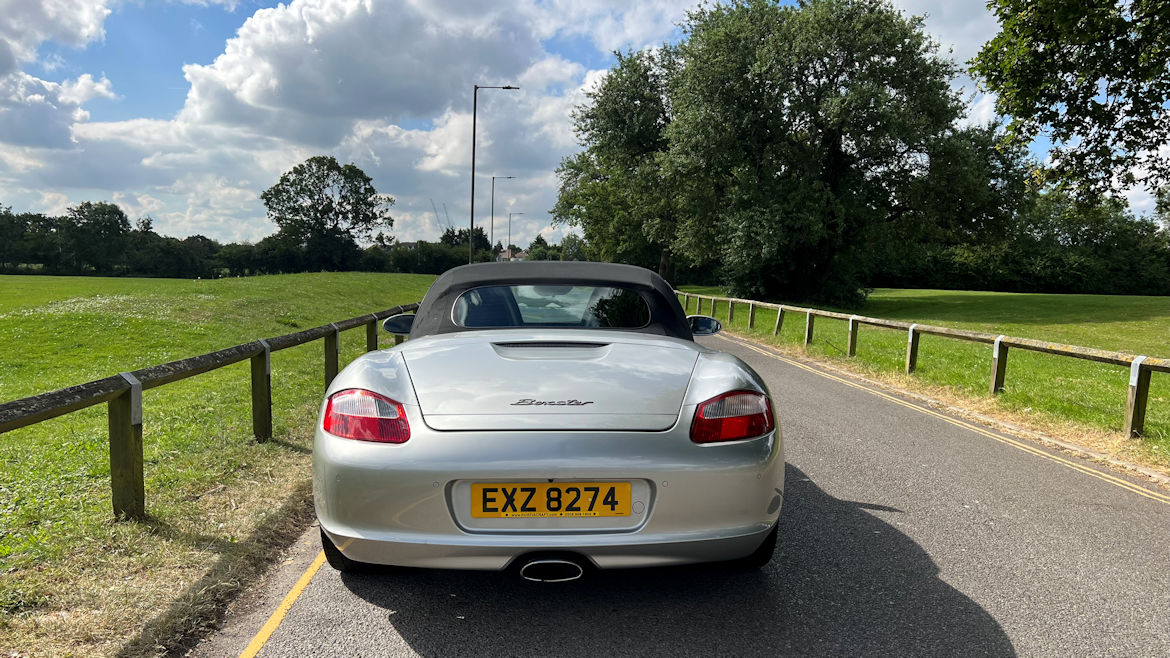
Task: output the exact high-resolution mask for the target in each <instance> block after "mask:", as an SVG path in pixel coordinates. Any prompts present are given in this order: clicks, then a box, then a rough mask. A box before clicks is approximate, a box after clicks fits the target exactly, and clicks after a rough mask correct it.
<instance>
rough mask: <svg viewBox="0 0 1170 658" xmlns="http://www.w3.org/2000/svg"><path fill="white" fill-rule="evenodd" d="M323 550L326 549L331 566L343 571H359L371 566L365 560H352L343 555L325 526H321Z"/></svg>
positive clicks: (326, 559)
mask: <svg viewBox="0 0 1170 658" xmlns="http://www.w3.org/2000/svg"><path fill="white" fill-rule="evenodd" d="M321 550H323V551H325V561H326V562H328V563H329V566H331V567H333V568H334V569H336V570H338V571H340V572H341V573H359V572H362V571H365V570H366V569H367V568H368V567H369V565H367V564H366V563H365V562H358V561H357V560H351V559H349V558H347V557H345V556H344V555H342V554H341V551H339V550H338V549H337V546H335V545H334V544H333V540H332V539H330V538H329V535H327V534H325V529H324V528H321Z"/></svg>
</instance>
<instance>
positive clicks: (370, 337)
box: [366, 315, 378, 352]
mask: <svg viewBox="0 0 1170 658" xmlns="http://www.w3.org/2000/svg"><path fill="white" fill-rule="evenodd" d="M370 318H371V319H370V321H369V322H367V323H366V351H367V352H373V351H375V350H377V349H378V316H376V315H371V316H370Z"/></svg>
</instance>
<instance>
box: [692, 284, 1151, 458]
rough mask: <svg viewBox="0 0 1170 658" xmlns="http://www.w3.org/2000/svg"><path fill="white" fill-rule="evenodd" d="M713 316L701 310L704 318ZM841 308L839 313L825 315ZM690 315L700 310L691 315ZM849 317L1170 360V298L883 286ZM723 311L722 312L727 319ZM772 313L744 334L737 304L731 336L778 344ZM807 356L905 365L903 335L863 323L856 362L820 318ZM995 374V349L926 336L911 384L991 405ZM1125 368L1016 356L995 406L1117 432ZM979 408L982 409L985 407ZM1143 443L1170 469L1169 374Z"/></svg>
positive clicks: (839, 326) (799, 323) (867, 365)
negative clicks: (990, 384)
mask: <svg viewBox="0 0 1170 658" xmlns="http://www.w3.org/2000/svg"><path fill="white" fill-rule="evenodd" d="M682 289H683V290H685V291H686V292H692V293H698V294H704V295H716V296H723V295H725V293H724V292H723V291H722V290H721V289H719V288H715V287H689V286H684V287H683V288H682ZM708 310H709V309H708V308H707V307H705V308H704V312H707V311H708ZM826 310H843V309H826ZM689 311H690V312H692V313H693V312H694V303H693V302H692V305H691V307H690V309H689ZM850 312H853V313H857V314H859V315H867V316H870V317H878V318H885V319H889V320H903V321H907V322H918V323H921V324H933V325H940V326H945V327H954V328H958V329H970V330H975V331H985V332H988V333H995V334H1005V335H1009V336H1017V337H1021V338H1036V339H1039V340H1048V341H1053V342H1060V343H1067V344H1072V345H1083V346H1086V347H1095V348H1099V349H1105V350H1116V351H1121V352H1130V353H1136V354H1145V355H1148V356H1159V357H1170V297H1136V296H1112V295H1045V294H1012V293H990V292H970V291H952V290H895V289H880V290H876V291H874V293H873V294H872V295H870V297H869V300H868V302H867V303H866V305H865V306H864V307H862V308H861V309H854V310H852V311H850ZM726 313H727V306H726V304H721V305H719V307H718V310H717V315H718V317H719V318H720V320H726ZM775 320H776V312H775V311H771V310H767V309H759V310H758V311H757V314H756V329H755V331H754V332H748V329H747V308H746V306H744V307H737V311H736V315H735V320H734V322H733V327H732V328H733V329H734V330H735V331H737V332H743V333H752V334H754V335H755V336H756V337H758V338H761V339H763V340H769V341H770V340H773V339H772V336H771V333H772V326H773V324H774V323H775ZM814 335H815V339H814V342H813V344H812V345H811V346H809V347H808V348H807V349H808V351H809V353H810V354H812V355H815V356H818V357H821V358H825V359H829V360H832V361H836V362H839V363H840V364H842V365H847V366H848V367H850V368H853V369H856V370H858V371H860V372H862V373H864V374H872V375H889V374H891V373H898V372H900V371H901V370H902V369H903V367H904V365H905V358H906V334H905V332H902V331H893V330H887V329H882V328H878V327H869V326H864V325H863V326H862V327H861V328H860V330H859V334H858V351H857V356H856V357H854V358H852V359H849V358H847V357H846V356H845V349H846V345H847V323H846V322H844V321H840V320H831V319H827V318H817V319H816V330H815V334H814ZM803 340H804V317H803V316H798V315H792V316H791V317H789V316H788V315H786V316H785V322H784V328H783V331H782V332H781V336H780V337H779V338H778V340H776V342H777V343H778V344H782V345H787V346H799V345H801V344H802V343H803ZM990 371H991V348H990V346H988V345H982V344H976V343H968V342H963V341H957V340H952V339H947V338H942V337H938V336H923V337H922V338H921V342H920V343H919V353H918V368H917V370H916V372H915V374H914V375H913V376H912V377H911V378H908V379H906V380H905V381H907V382H908V383H912V384H921V385H923V386H925V387H927V388H932V387H933V388H936V389H940V390H944V391H946V392H948V393H951V394H953V395H955V396H957V397H959V398H963V399H967V400H974V401H981V402H983V403H984V404H985V403H986V400H981V399H985V398H986V397H987V387H988V379H989V376H990ZM1128 383H1129V369H1128V368H1122V367H1118V366H1111V365H1106V364H1101V363H1094V362H1089V361H1083V360H1079V359H1070V358H1065V357H1059V356H1054V355H1048V354H1040V353H1035V352H1027V351H1024V350H1012V351H1011V352H1010V353H1009V358H1008V366H1007V378H1006V385H1005V390H1004V392H1003V393H1002V394H1001V395H1000V396H998V397H997V398H996V400H995V402H994V407H995V408H997V409H1000V410H1004V411H1007V412H1011V413H1015V414H1021V415H1028V416H1030V417H1033V418H1035V419H1037V420H1038V421H1039V422H1040V423H1041V424H1042V425H1044V424H1051V425H1052V426H1058V425H1061V424H1068V423H1071V425H1069V426H1068V427H1067V428H1066V429H1065V431H1064V432H1062V433H1063V434H1064V435H1065V436H1066V437H1067V438H1073V439H1076V438H1077V437H1076V436H1075V435H1076V434H1077V428H1078V427H1080V428H1084V429H1085V430H1091V431H1109V432H1120V431H1121V429H1122V425H1123V423H1124V412H1125V400H1126V393H1127V390H1128ZM980 406H982V405H980ZM1146 431H1147V437H1146V438H1145V440H1144V441H1142V442H1135V446H1134V448H1135V449H1136V450H1137V451H1138V452H1141V453H1144V454H1145V456H1146V457H1148V458H1150V459H1152V460H1153V461H1155V462H1160V463H1164V464H1165V463H1170V376H1168V375H1165V374H1161V373H1154V375H1153V377H1152V379H1151V387H1150V399H1149V409H1148V415H1147V419H1146Z"/></svg>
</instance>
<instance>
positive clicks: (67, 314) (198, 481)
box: [0, 273, 434, 655]
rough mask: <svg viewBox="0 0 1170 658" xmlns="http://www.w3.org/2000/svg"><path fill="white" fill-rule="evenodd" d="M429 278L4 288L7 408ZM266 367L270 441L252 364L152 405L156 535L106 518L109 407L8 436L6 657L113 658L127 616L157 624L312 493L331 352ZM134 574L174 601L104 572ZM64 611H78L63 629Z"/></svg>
mask: <svg viewBox="0 0 1170 658" xmlns="http://www.w3.org/2000/svg"><path fill="white" fill-rule="evenodd" d="M433 279H434V277H432V276H423V275H418V276H416V275H388V274H358V273H346V274H328V273H320V274H298V275H284V276H264V277H253V278H245V279H220V280H205V281H186V280H161V279H102V278H85V277H33V276H28V277H23V276H0V401H8V400H12V399H16V398H20V397H24V396H28V395H33V394H36V393H41V392H45V391H49V390H53V389H56V388H60V387H63V386H68V385H72V384H79V383H82V382H86V381H89V380H92V379H97V378H100V377H105V376H109V375H112V374H116V373H118V372H120V371H126V370H133V369H136V368H141V367H144V366H149V365H154V364H158V363H163V362H166V361H170V360H174V359H180V358H184V357H188V356H194V355H198V354H202V353H205V352H210V351H213V350H216V349H221V348H225V347H230V346H232V345H236V344H239V343H243V342H247V341H250V340H254V339H256V338H262V337H268V336H275V335H280V334H286V333H291V332H295V331H299V330H301V329H307V328H310V327H314V326H318V325H321V324H327V323H329V322H332V321H337V320H342V319H346V318H350V317H355V316H358V315H361V314H364V313H370V312H373V311H379V310H383V309H387V308H390V307H392V306H395V305H398V304H405V303H410V302H414V301H418V300H419V299H421V298H422V296H423V294H424V293H425V292H426V289H427V287H428V286H429V285H430V282H431V281H433ZM389 338H390V337H389V336H387V335H383V341H388V340H389ZM341 347H342V365H344V364H345V363H348V362H349V361H350V360H352V359H353V358H355V357H356V356H358V355H359V354H360V353H361V352H362V351H364V347H365V332H364V331H363V330H362V329H361V328H359V329H356V330H353V331H348V332H345V333H343V334H342V336H341ZM272 365H273V373H272V384H273V407H274V410H273V411H274V425H275V427H274V439H273V440H272V441H270V442H266V443H257V442H256V441H255V440H254V439H253V438H252V436H251V412H250V410H251V407H250V397H249V393H250V388H249V371H248V363H247V362H244V363H239V364H234V365H232V366H228V367H227V368H223V369H220V370H216V371H213V372H210V373H207V374H204V375H199V376H196V377H193V378H190V379H186V380H183V381H181V382H176V383H174V384H171V385H167V386H163V387H160V388H156V389H152V390H149V391H147V392H146V393H145V394H144V403H143V407H144V409H143V416H144V429H143V443H144V449H143V452H144V462H145V476H146V505H147V513H148V515H149V516H150V519H149V521H148V522H146V523H113V522H112V521H111V511H110V490H109V487H110V485H109V464H108V452H107V436H106V416H105V405H99V406H96V407H91V408H89V409H86V410H83V411H80V412H77V413H74V414H69V415H67V416H63V417H60V418H56V419H53V420H51V421H48V422H45V423H41V424H39V425H35V426H32V427H28V428H24V429H20V430H15V431H13V432H9V433H6V434H4V435H0V528H2V530H3V531H2V532H0V634H4V633H6V632H9V631H11V632H13V633H14V635H13V637H21V638H23V640H22V641H21V643H20V644H19V645H18V646H17V647H13V649H14V650H15V649H17V648H19V647H20V646H25V647H31V646H35V647H39V650H41V651H44V650H46V649H45V648H46V647H50V648H51V649H52V650H49V651H48V653H62V654H63V653H77V654H79V655H85V654H90V653H94V654H106V653H111V652H112V650H111V648H112V647H113V648H116V646H117V644H116V643H117V642H118V641H120V640H122V639H124V636H125V634H126V633H127V632H128V631H129V632H132V631H133V630H134V627H133V626H131V627H129V628H128V627H127V626H126V624H127V621H126V620H127V619H134V618H135V616H136V615H138V616H140V617H141V619H143V620H148V619H150V618H151V617H153V616H154V615H155V613H157V611H158V607H157V606H159V605H163V607H165V605H166V603H167V602H168V600H167V597H168V596H169V597H173V595H174V594H175V592H176V591H177V590H176V588H177V586H179V585H181V584H183V583H185V582H187V581H189V580H194V579H197V578H198V577H199V576H201V575H202V573H204V572H205V571H206V569H207V567H208V564H209V563H213V562H214V561H215V559H216V558H217V557H219V556H221V555H222V554H223V553H224V552H225V551H226V550H228V549H230V547H231V546H232V544H234V543H236V542H240V541H244V540H246V539H247V536H248V533H249V532H251V531H252V530H254V528H255V527H256V526H257V525H258V524H259V523H261V522H262V521H263V519H264V517H265V516H266V515H268V514H270V513H272V512H273V511H274V510H275V507H276V506H278V505H280V504H281V503H282V502H284V501H283V500H282V498H281V495H280V492H284V493H283V495H286V496H287V495H288V492H289V491H291V487H292V486H293V485H294V484H296V483H301V484H303V482H304V481H305V479H306V478H307V475H308V469H307V463H308V452H309V447H310V444H311V438H312V437H311V428H312V425H313V419H314V417H315V415H316V413H317V410H318V407H319V405H320V402H321V396H322V392H323V386H324V382H323V344H322V342H321V341H315V342H313V343H310V344H308V345H304V346H300V347H297V348H292V349H289V350H284V351H280V352H276V353H274V354H273V355H272ZM298 474H299V475H298ZM289 480H296V482H293V483H290V482H288V481H289ZM127 573H129V574H132V575H133V576H134V577H132V578H131V579H130V580H129V581H128V582H130V583H133V584H134V586H135V587H136V588H141V587H143V585H142V582H143V581H152V580H153V581H158V580H160V579H161V580H162V585H163V586H164V589H163V590H162V591H160V592H158V593H157V596H152V595H150V592H145V593H140V592H139V590H138V589H135V596H134V597H132V599H131V600H132V602H131V603H129V604H124V605H122V606H114V605H111V603H110V599H109V596H107V594H106V593H105V591H106V590H107V589H108V587H107V585H109V582H110V578H111V577H113V578H115V582H119V583H120V582H123V580H124V576H125V574H127ZM168 581H169V582H168ZM65 612H68V614H70V615H80V617H71V618H70V620H71V623H69V624H58V625H56V626H55V625H54V624H55V622H54V621H53V619H54V618H53V616H52V615H54V614H57V615H60V614H64V613H65ZM58 626H60V627H61V628H58ZM54 628H57V630H56V631H54V630H52V629H54ZM111 643H112V644H111Z"/></svg>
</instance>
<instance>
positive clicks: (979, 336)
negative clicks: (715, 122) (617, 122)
mask: <svg viewBox="0 0 1170 658" xmlns="http://www.w3.org/2000/svg"><path fill="white" fill-rule="evenodd" d="M675 293H676V294H678V295H681V296H682V303H683V309H684V310H686V309H687V308H689V307H690V302H691V299H692V298H694V299H695V300H696V305H695V311H696V313H697V312H700V309H702V308H703V300H704V299H706V300H708V301H709V302H710V304H711V313H710V315H714V310H715V302H716V301H723V302H727V319H728V322H730V321H731V319H732V318H734V317H735V311H734V310H733V308H732V307H733V306H734V305H736V304H747V305H748V308H749V309H750V310H749V318H750V319H749V328H751V327H752V326H753V325H754V321H755V313H756V308H769V309H773V310H775V311H776V312H777V313H776V324H775V326H774V327H773V329H772V335H773V336H775V335H777V334H779V333H780V329H781V327H782V326H783V324H784V315H785V313H801V314H804V316H805V329H804V344H805V345H808V344H809V343H811V342H812V340H813V328H814V318H816V317H822V318H833V319H835V320H844V321H846V322H848V323H849V329H848V330H849V346H848V350H847V354H848V355H849V356H851V357H852V356H856V355H857V341H858V338H857V330H858V327H859V326H860V325H863V324H864V325H870V326H873V327H884V328H886V329H897V330H901V331H905V332H906V372H907V374H910V373H913V372H914V370H915V368H916V367H917V365H918V344H919V341H918V339H919V337H920V336H921V335H922V334H929V335H932V336H943V337H946V338H954V339H956V340H965V341H970V342H975V343H986V344H988V345H991V346H992V354H991V376H990V379H989V384H988V392H989V393H990V394H991V395H995V394H997V393H999V392H1001V391H1002V390H1003V386H1004V378H1005V376H1006V374H1007V361H1008V351H1009V349H1011V348H1015V349H1021V350H1029V351H1032V352H1044V353H1046V354H1055V355H1057V356H1065V357H1071V358H1074V359H1084V360H1088V361H1097V362H1099V363H1108V364H1111V365H1117V366H1125V367H1127V368H1129V369H1130V379H1129V392H1128V395H1127V398H1126V406H1125V433H1126V435H1127V436H1130V437H1138V436H1141V434H1142V432H1143V431H1144V430H1145V421H1146V404H1147V402H1148V400H1149V393H1150V374H1151V373H1153V372H1170V359H1161V358H1154V357H1148V356H1143V355H1138V354H1126V353H1124V352H1110V351H1107V350H1098V349H1094V348H1091V347H1081V346H1079V345H1064V344H1061V343H1050V342H1047V341H1042V340H1034V339H1032V338H1016V337H1014V336H1002V335H996V334H989V333H984V332H980V331H968V330H966V329H952V328H950V327H935V326H931V325H927V324H915V323H911V322H900V321H898V320H883V319H881V318H870V317H865V316H861V315H850V314H848V313H834V312H832V311H822V310H820V309H815V308H805V307H802V306H790V305H788V304H770V303H767V302H758V301H755V300H751V299H739V298H736V297H713V296H710V295H695V294H691V293H686V292H682V291H680V290H676V291H675Z"/></svg>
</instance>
